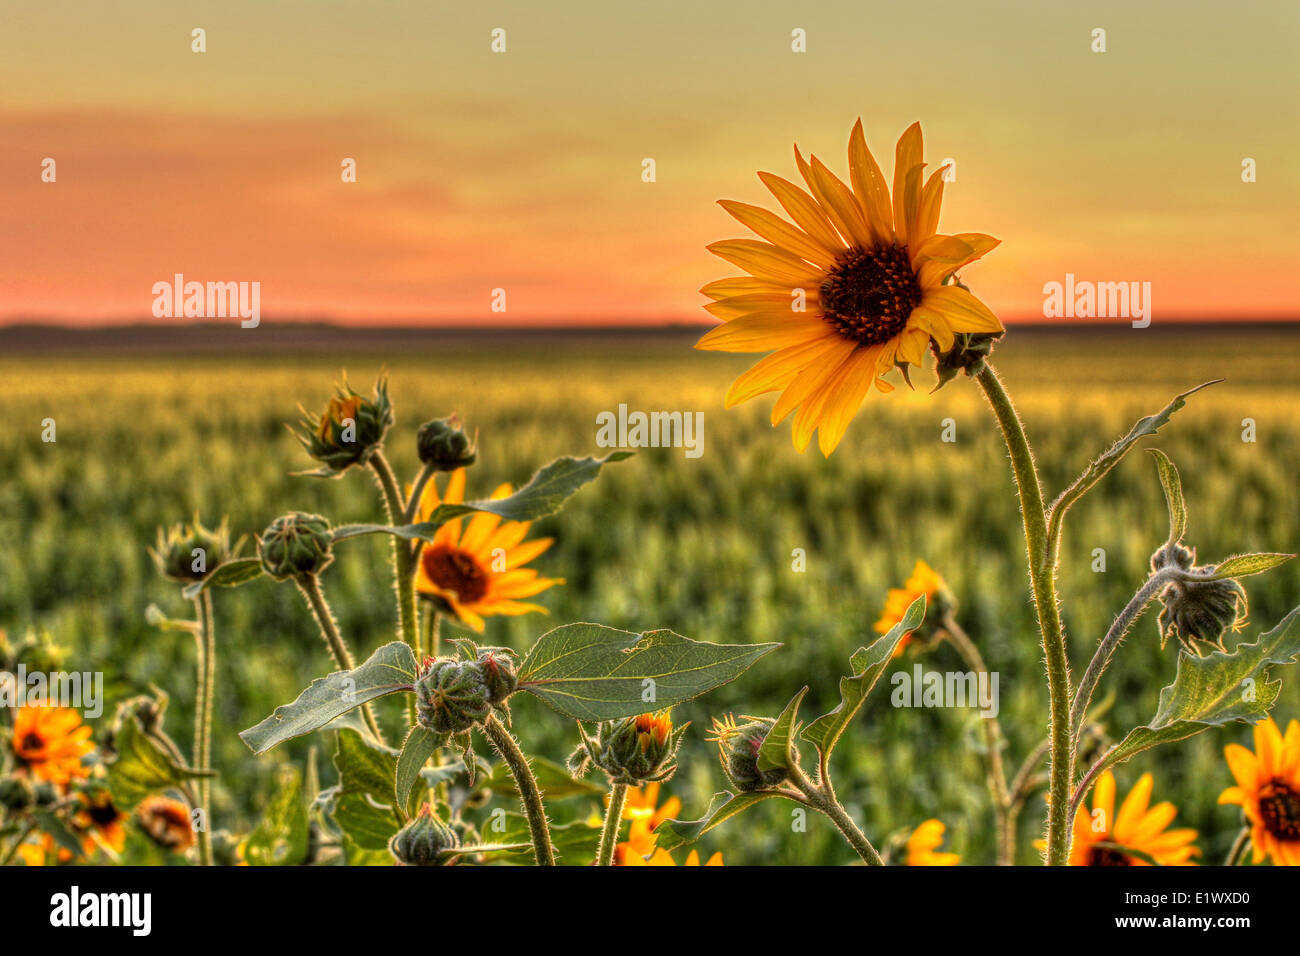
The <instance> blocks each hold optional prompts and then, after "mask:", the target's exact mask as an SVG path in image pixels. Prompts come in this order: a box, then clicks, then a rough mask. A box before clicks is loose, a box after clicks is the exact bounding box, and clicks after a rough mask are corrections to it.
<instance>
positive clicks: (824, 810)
mask: <svg viewBox="0 0 1300 956" xmlns="http://www.w3.org/2000/svg"><path fill="white" fill-rule="evenodd" d="M789 774H790V782H791V783H792V784H794V786H795V788H796V789H797V790H798V791H799V793H801V794H803V797H804V801H801V802H806V803H807V805H808V806H810V807H812V808H813V809H814V810H816V811H817V812H819V813H821V814H823V815H824V816H826V817H828V818H829V819H830V821H831V823H833V824H835V828H836V829H837V830H839V831H840V833H841V835H843V837H844V839H845V840H847V841H848V844H849V846H851V847H853V849H854V850H855V851H856V852H857V854H858V856H860V857H862V860H863V862H864V863H866V864H867V865H868V866H884V865H885V861H884V860H883V859H882V858H881V856H880V854H879V853H878V852H876V848H875V847H874V846H872V845H871V841H870V840H868V839H867V837H866V834H864V833H863V832H862V831H861V830H860V829H858V825H857V824H856V823H854V822H853V818H852V817H851V816H849V812H848V811H847V810H845V809H844V807H843V806H842V805H841V804H840V801H839V798H838V797H836V796H835V787H834V786H832V784H831V779H830V777H828V776H824V775H823V776H822V777H821V779H820V780H819V781H818V782H817V783H814V782H813V781H812V780H810V779H808V775H807V774H806V773H804V772H803V770H801V769H800V768H799V766H798V765H797V764H791V765H790V767H789Z"/></svg>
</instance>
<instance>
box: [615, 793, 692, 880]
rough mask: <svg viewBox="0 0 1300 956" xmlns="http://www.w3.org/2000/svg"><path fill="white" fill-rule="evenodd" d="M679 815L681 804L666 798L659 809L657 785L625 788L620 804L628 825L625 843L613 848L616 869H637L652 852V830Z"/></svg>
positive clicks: (654, 841) (653, 849)
mask: <svg viewBox="0 0 1300 956" xmlns="http://www.w3.org/2000/svg"><path fill="white" fill-rule="evenodd" d="M681 812H682V801H681V800H679V799H678V798H677V797H669V798H668V799H667V800H665V801H664V805H663V806H662V807H661V806H659V784H658V783H648V784H646V785H645V786H643V787H629V788H628V790H627V800H626V802H625V803H624V804H623V819H624V820H626V821H628V827H627V839H626V840H624V841H623V842H622V843H619V844H618V845H617V846H615V847H614V863H615V865H616V866H641V865H644V863H645V860H646V857H649V856H651V855H653V854H654V852H655V843H656V841H657V839H658V838H657V837H656V836H655V827H657V826H659V824H661V823H663V822H664V821H665V820H671V819H672V818H673V817H675V816H677V814H679V813H681Z"/></svg>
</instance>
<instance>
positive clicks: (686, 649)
mask: <svg viewBox="0 0 1300 956" xmlns="http://www.w3.org/2000/svg"><path fill="white" fill-rule="evenodd" d="M779 646H780V645H779V644H710V643H706V642H703V641H692V640H690V639H688V638H685V637H682V636H681V635H680V634H674V633H673V632H672V631H669V630H658V631H646V632H644V633H642V634H633V633H631V632H630V631H620V630H618V629H617V628H613V627H605V626H604V625H603V624H566V625H564V626H562V627H557V628H555V630H553V631H548V632H547V633H546V634H543V635H542V636H541V638H539V639H538V641H537V643H536V644H534V645H533V647H532V649H531V650H530V651H529V652H528V656H527V657H525V658H524V661H523V663H522V664H521V665H520V668H519V689H520V690H521V691H527V692H528V693H530V694H533V695H535V696H537V697H539V698H541V699H542V700H543V701H544V702H545V703H546V704H548V705H549V706H550V707H551V708H552V709H554V710H556V711H559V712H560V713H561V714H563V715H564V716H566V717H573V718H575V719H576V720H588V721H594V720H616V719H618V718H621V717H634V716H636V715H637V714H643V713H645V712H647V711H650V710H661V709H663V708H665V707H671V706H673V705H674V704H680V703H681V702H682V701H686V700H691V699H692V698H694V697H699V696H700V695H701V694H704V693H707V692H708V691H710V690H712V689H713V688H715V687H718V686H719V685H721V684H725V683H727V682H728V681H732V680H735V679H736V678H737V677H739V676H740V675H741V674H743V673H744V672H745V671H746V670H747V669H748V668H749V666H750V665H751V664H753V663H754V662H755V661H756V660H758V659H759V658H760V657H762V656H763V655H764V654H768V653H770V652H771V651H773V650H775V649H776V648H777V647H779ZM647 681H653V682H654V683H653V689H654V695H653V699H650V700H646V699H645V697H644V696H643V695H644V694H645V691H646V689H647V687H648V686H650V685H647V683H646V682H647Z"/></svg>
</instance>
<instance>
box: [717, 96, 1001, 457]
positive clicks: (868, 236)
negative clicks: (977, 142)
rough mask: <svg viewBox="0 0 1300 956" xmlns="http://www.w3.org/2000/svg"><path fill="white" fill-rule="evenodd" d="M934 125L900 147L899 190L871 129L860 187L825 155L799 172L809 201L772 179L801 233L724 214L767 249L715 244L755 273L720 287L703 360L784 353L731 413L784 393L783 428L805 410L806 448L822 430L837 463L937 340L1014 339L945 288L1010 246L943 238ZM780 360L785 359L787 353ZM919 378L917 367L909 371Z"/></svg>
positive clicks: (859, 159)
mask: <svg viewBox="0 0 1300 956" xmlns="http://www.w3.org/2000/svg"><path fill="white" fill-rule="evenodd" d="M921 153H922V141H921V125H920V124H919V123H913V124H912V125H911V126H909V127H908V128H907V130H906V131H905V132H904V133H903V135H902V137H901V138H900V139H899V140H898V147H897V149H896V150H895V157H894V180H893V193H892V196H891V193H890V188H889V185H888V184H887V182H886V180H885V177H884V174H883V173H882V172H881V170H880V167H879V165H877V163H876V161H875V159H874V158H873V157H872V155H871V152H870V150H868V149H867V142H866V137H865V136H864V134H863V131H862V121H861V120H859V121H858V122H857V124H856V125H855V126H854V127H853V132H852V134H851V136H850V137H849V180H850V183H851V184H852V185H851V187H850V186H849V185H846V184H845V183H844V182H843V181H841V180H840V179H838V178H837V177H836V176H835V175H834V174H832V173H831V171H830V170H829V169H828V168H827V167H826V166H825V165H824V164H823V163H822V162H821V160H819V159H818V158H817V157H816V156H812V157H810V160H805V159H804V157H803V154H802V153H800V152H799V148H798V147H797V146H796V147H795V151H794V156H795V162H796V164H797V165H798V167H799V172H800V174H801V175H802V176H803V179H804V182H805V183H806V184H807V187H808V189H807V191H804V190H803V189H801V188H800V187H799V186H796V185H795V184H794V183H792V182H789V181H788V180H785V179H782V178H781V177H780V176H774V175H772V174H771V173H759V174H758V176H759V179H761V180H762V182H763V184H764V185H765V186H767V188H768V189H769V190H771V192H772V194H773V195H774V196H775V197H776V200H777V202H779V203H780V204H781V206H782V208H784V209H785V211H786V213H787V214H788V215H789V217H790V219H791V220H793V222H788V221H786V220H785V219H782V218H781V217H780V216H777V215H774V214H773V213H771V212H769V211H767V210H766V209H762V208H760V207H758V206H751V205H748V204H746V203H739V202H731V201H729V200H722V201H721V205H722V207H723V208H724V209H726V210H727V212H729V213H731V215H732V216H734V217H735V218H736V219H738V220H739V221H740V222H741V224H742V225H744V226H746V227H748V228H749V229H751V230H752V231H753V232H754V233H756V234H757V235H758V236H759V237H760V239H761V240H763V241H758V240H754V239H731V240H727V241H725V242H715V243H713V244H712V245H710V246H709V247H708V248H709V251H710V252H712V253H713V254H714V255H716V256H719V257H720V258H722V259H725V260H727V261H728V262H730V263H732V264H733V265H736V266H739V267H740V268H741V269H743V270H745V272H747V273H748V275H746V276H740V277H737V278H732V279H722V280H719V281H717V282H711V283H709V284H708V285H706V286H705V287H704V288H703V289H702V290H701V291H702V292H703V293H704V294H705V295H707V296H708V297H709V298H711V299H713V300H714V301H713V302H711V303H710V304H709V305H706V306H705V309H707V310H708V311H709V312H710V313H711V314H712V315H713V316H714V317H715V318H718V319H721V320H722V322H723V324H722V325H721V326H719V327H718V328H716V329H713V330H712V331H710V332H709V333H707V334H706V335H705V336H704V337H703V338H702V339H700V341H699V342H698V343H696V346H695V347H696V348H698V349H715V350H719V351H724V352H772V354H771V355H769V356H767V358H765V359H763V360H762V361H760V362H759V363H758V364H757V365H755V366H754V367H753V368H751V369H750V370H749V371H748V372H746V373H745V374H744V375H742V376H741V377H740V378H738V379H736V381H735V382H734V383H733V384H732V386H731V388H730V389H729V390H728V391H727V397H726V404H727V407H728V408H730V407H731V406H733V405H737V404H739V403H740V402H744V401H748V400H749V399H751V398H754V397H755V396H757V395H761V394H763V393H764V392H772V391H780V392H781V396H780V398H778V399H777V401H776V404H775V406H773V408H772V424H773V425H776V424H779V423H780V422H781V421H783V420H784V419H785V418H786V417H788V416H789V415H790V414H791V413H792V412H794V411H795V410H796V409H797V410H798V414H797V415H795V419H794V430H793V434H794V444H795V447H796V448H798V449H799V451H803V450H804V449H805V448H807V447H808V442H809V441H810V440H811V438H812V434H813V432H814V431H816V432H817V433H818V438H817V443H818V446H819V447H820V448H821V451H822V454H824V455H826V456H829V455H830V453H831V452H832V451H834V450H835V447H836V446H837V445H838V444H839V443H840V439H841V438H843V436H844V432H845V430H846V429H847V428H848V425H849V422H850V421H851V420H852V418H853V416H854V415H855V414H856V413H857V410H858V406H859V405H861V403H862V400H863V399H864V398H865V397H866V394H867V392H868V391H869V390H870V388H871V385H872V383H873V382H874V383H875V385H876V387H877V388H879V389H880V390H881V391H882V392H889V391H893V386H892V385H890V384H889V383H888V382H886V381H885V380H884V378H883V376H884V375H886V374H887V373H888V372H890V371H892V370H893V369H894V368H895V367H896V366H908V365H915V366H919V365H920V364H921V363H922V361H923V359H924V358H925V352H926V348H927V347H928V346H930V345H931V344H932V343H933V347H934V349H935V350H937V351H938V352H939V353H947V352H949V351H950V350H951V349H952V348H953V346H954V344H955V334H956V333H963V332H969V333H1000V332H1001V331H1002V324H1001V323H1000V322H999V321H998V319H997V316H995V315H994V314H993V313H992V312H991V311H990V310H989V308H988V307H987V306H986V305H984V303H983V302H981V301H980V300H979V299H977V298H976V297H975V296H973V295H972V294H971V293H970V292H969V291H967V290H966V289H965V288H963V287H962V286H960V285H958V284H945V280H946V279H947V278H948V277H949V276H951V275H952V274H953V273H954V272H956V271H957V270H958V269H960V268H961V267H963V266H965V265H967V264H969V263H971V262H974V261H975V260H976V259H979V258H981V257H982V256H983V255H984V254H985V253H987V252H989V251H990V250H991V249H993V248H994V247H995V246H997V245H998V241H999V240H997V239H994V238H993V237H992V236H986V235H984V234H982V233H960V234H957V235H944V234H941V233H939V232H937V229H938V224H939V205H940V202H941V200H942V198H943V184H944V173H945V172H946V170H947V167H946V166H945V167H943V168H941V169H939V170H937V171H935V172H934V173H933V174H931V175H930V177H929V178H928V179H924V181H923V175H922V174H923V171H924V168H925V165H926V164H925V163H924V162H923V160H922V158H921ZM773 350H775V351H773ZM904 371H906V368H904Z"/></svg>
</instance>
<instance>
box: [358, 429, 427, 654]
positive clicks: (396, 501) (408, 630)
mask: <svg viewBox="0 0 1300 956" xmlns="http://www.w3.org/2000/svg"><path fill="white" fill-rule="evenodd" d="M370 468H371V470H372V471H374V473H375V476H376V477H377V478H378V479H379V488H380V490H381V491H382V492H383V494H384V510H385V512H386V513H387V515H388V523H389V524H390V525H392V524H394V523H395V522H398V521H401V520H403V518H404V516H405V514H406V507H407V505H406V501H405V499H404V498H403V497H402V492H401V490H400V489H399V488H398V486H397V477H396V476H395V475H394V474H393V469H392V467H391V466H390V465H389V464H388V459H387V458H385V457H384V453H383V452H381V451H377V452H375V453H374V455H372V456H371V458H370ZM392 539H393V541H392V546H393V579H394V581H395V582H396V584H397V620H398V628H399V632H400V634H401V638H402V640H404V641H405V642H406V644H407V646H408V647H410V648H411V651H412V653H416V655H417V659H418V649H419V644H420V637H419V627H418V625H417V623H416V619H417V616H416V613H415V565H414V563H413V562H414V558H413V556H412V551H411V547H410V545H408V544H407V542H406V541H405V540H404V539H402V538H399V537H397V536H396V535H393V536H392Z"/></svg>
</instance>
